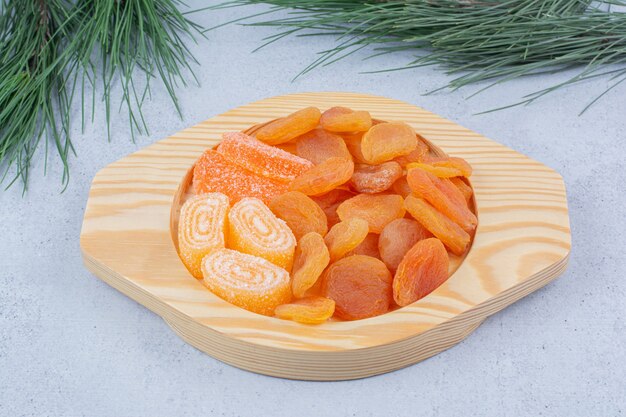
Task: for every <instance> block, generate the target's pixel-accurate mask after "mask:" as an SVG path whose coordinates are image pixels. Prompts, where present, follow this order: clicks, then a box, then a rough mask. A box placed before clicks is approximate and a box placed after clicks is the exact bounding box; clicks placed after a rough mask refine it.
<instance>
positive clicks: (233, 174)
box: [193, 149, 288, 203]
mask: <svg viewBox="0 0 626 417" xmlns="http://www.w3.org/2000/svg"><path fill="white" fill-rule="evenodd" d="M193 185H194V189H195V191H196V194H206V193H213V192H218V193H222V194H225V195H226V196H227V197H228V199H229V200H230V202H231V203H236V202H237V201H239V200H241V199H242V198H244V197H256V198H260V199H261V200H263V201H265V202H268V201H269V200H271V199H272V198H273V197H274V196H276V195H279V194H282V193H285V192H287V187H288V185H287V184H286V183H284V182H282V181H276V180H274V179H271V178H266V177H262V176H260V175H256V174H255V173H253V172H250V171H248V170H247V169H245V168H242V167H240V166H239V165H236V164H233V163H232V162H230V161H229V160H228V159H226V158H225V157H224V155H222V154H220V153H218V152H216V151H214V150H212V149H208V150H206V151H205V152H204V153H203V154H202V156H201V157H200V158H199V159H198V161H197V162H196V165H195V167H194V170H193Z"/></svg>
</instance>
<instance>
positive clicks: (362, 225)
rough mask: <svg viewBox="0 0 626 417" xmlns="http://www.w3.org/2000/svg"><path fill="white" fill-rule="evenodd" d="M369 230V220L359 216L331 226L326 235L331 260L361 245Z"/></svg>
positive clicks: (325, 239)
mask: <svg viewBox="0 0 626 417" xmlns="http://www.w3.org/2000/svg"><path fill="white" fill-rule="evenodd" d="M367 231H368V226H367V222H366V221H365V220H363V219H359V218H354V219H348V220H346V221H342V222H339V223H337V224H336V225H334V226H333V227H331V228H330V230H329V231H328V233H327V234H326V236H325V237H324V242H325V243H326V246H327V247H328V252H329V253H330V260H331V261H335V260H337V259H339V258H341V257H342V256H344V255H345V254H346V253H348V252H350V251H351V250H352V249H354V248H356V247H357V246H359V244H360V243H361V242H363V240H365V237H366V236H367Z"/></svg>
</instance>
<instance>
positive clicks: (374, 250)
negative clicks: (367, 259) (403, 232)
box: [346, 233, 380, 259]
mask: <svg viewBox="0 0 626 417" xmlns="http://www.w3.org/2000/svg"><path fill="white" fill-rule="evenodd" d="M350 255H367V256H371V257H372V258H378V259H380V252H379V251H378V235H377V234H376V233H368V235H367V236H365V239H363V242H361V243H359V246H357V247H356V248H354V249H352V250H351V251H350V252H348V253H346V256H350Z"/></svg>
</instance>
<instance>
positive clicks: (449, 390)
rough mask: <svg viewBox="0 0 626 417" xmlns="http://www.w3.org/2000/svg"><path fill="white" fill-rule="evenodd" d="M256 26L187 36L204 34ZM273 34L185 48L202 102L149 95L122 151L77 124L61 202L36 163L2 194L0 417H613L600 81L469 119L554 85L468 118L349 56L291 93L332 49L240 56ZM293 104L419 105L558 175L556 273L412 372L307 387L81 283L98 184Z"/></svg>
mask: <svg viewBox="0 0 626 417" xmlns="http://www.w3.org/2000/svg"><path fill="white" fill-rule="evenodd" d="M195 3H196V4H199V3H201V2H200V1H196V2H195ZM257 9H258V10H260V9H262V7H258V8H248V9H247V10H227V11H221V12H219V13H204V14H202V15H198V16H197V20H198V22H200V23H201V24H203V25H205V26H213V25H216V24H219V23H221V22H223V21H226V20H227V19H232V18H235V17H239V16H243V15H244V14H246V13H253V12H256V11H257ZM271 33H273V32H272V30H270V29H264V28H256V29H255V28H249V27H242V26H235V25H232V26H228V27H225V28H222V29H220V30H217V31H214V32H210V33H209V34H208V39H206V40H202V41H200V42H199V43H198V45H197V46H193V51H194V53H195V55H196V57H197V58H198V60H199V61H200V63H201V66H200V67H198V68H196V69H197V74H198V77H199V79H200V82H201V86H200V87H189V88H186V89H181V90H180V101H181V105H182V108H183V111H184V115H185V120H180V119H179V118H178V117H177V116H176V115H175V113H174V111H173V108H172V106H171V104H170V103H169V102H168V100H167V99H166V95H165V94H164V92H163V91H162V90H158V89H157V90H156V91H155V92H154V98H153V100H152V101H151V102H150V103H149V104H148V105H147V106H146V108H145V116H146V119H147V121H148V122H149V124H150V127H151V132H150V134H149V135H147V136H143V137H140V138H138V139H137V141H136V143H132V142H131V141H130V139H129V136H128V132H127V129H126V127H127V120H126V119H125V118H124V117H122V116H119V117H118V118H116V119H115V120H114V122H113V126H112V129H113V139H112V143H107V140H106V135H105V131H104V128H103V126H102V118H103V117H102V114H100V113H99V114H97V115H96V122H95V123H94V124H93V125H89V126H88V127H87V130H86V132H85V133H84V134H81V132H80V126H79V123H76V127H75V129H74V138H75V146H76V150H77V153H78V157H76V158H73V159H72V160H71V174H72V178H71V183H70V186H69V187H68V189H67V190H66V191H65V192H64V193H63V194H59V191H60V187H59V179H60V172H61V171H60V167H59V164H58V163H57V162H56V160H54V159H51V161H50V163H49V166H48V174H47V176H46V177H45V178H44V177H42V176H40V175H38V173H39V172H41V171H42V170H43V163H42V161H43V159H42V158H43V157H42V156H40V157H39V159H38V160H37V161H35V162H36V169H35V170H34V171H33V175H32V181H31V183H30V184H29V185H30V189H29V192H28V193H27V194H26V195H25V196H22V194H21V189H20V188H19V187H13V188H11V189H10V190H8V191H6V192H3V193H2V194H0V219H2V220H1V223H0V236H2V238H1V239H0V254H1V255H0V415H1V416H11V417H17V416H44V415H51V416H79V415H80V416H82V415H84V416H90V417H96V416H130V415H139V416H151V417H157V416H174V415H180V416H182V415H190V416H197V415H217V416H255V417H258V416H269V415H272V416H334V415H343V416H346V415H355V416H357V415H358V416H381V415H390V416H392V415H394V416H415V415H435V416H454V415H464V416H479V415H482V416H487V415H493V416H519V415H535V416H538V415H543V416H559V415H560V416H562V415H568V416H585V417H587V416H619V415H624V414H626V324H625V320H626V261H625V260H624V253H625V249H624V248H625V247H626V239H625V238H624V235H625V234H626V220H625V219H624V215H625V214H626V209H625V207H626V196H625V195H624V192H625V191H626V186H625V184H626V173H625V171H626V164H625V163H624V158H626V152H625V151H626V117H625V116H624V111H625V109H626V94H624V92H625V91H626V90H625V88H626V87H622V88H621V89H618V90H615V91H613V92H611V93H609V94H608V95H607V96H606V97H605V98H604V99H603V100H602V101H600V102H599V103H598V104H597V105H596V106H595V107H593V108H591V110H590V111H588V112H587V113H585V114H584V115H583V116H582V117H578V112H579V111H580V110H581V109H582V108H583V107H584V105H585V104H586V103H587V102H588V100H589V99H591V98H592V96H593V94H594V93H597V92H598V91H599V90H600V89H603V88H604V87H606V85H607V84H608V81H607V80H600V81H597V82H593V83H586V84H583V85H580V86H578V87H576V88H570V89H566V90H562V91H559V92H557V93H555V94H553V95H551V96H549V97H546V98H545V99H543V100H541V101H540V102H538V103H536V104H534V105H532V106H530V107H526V108H516V109H511V110H506V111H501V112H496V113H489V114H486V115H478V116H477V115H474V114H475V113H476V112H478V111H481V110H486V109H489V108H493V107H496V106H499V105H503V104H508V103H510V102H511V100H514V99H516V98H518V97H520V96H521V95H522V94H524V93H527V92H530V91H532V90H533V89H536V88H538V87H540V86H542V85H547V84H548V83H554V82H558V81H560V80H562V79H563V78H564V76H565V75H557V76H550V77H537V78H529V79H525V80H518V81H514V82H511V83H508V84H504V85H502V86H499V87H497V88H493V89H491V90H489V91H487V92H486V93H484V94H482V95H479V96H478V97H475V98H473V99H471V100H468V101H467V100H465V99H464V97H465V96H467V95H469V94H470V93H471V92H472V91H473V90H472V89H468V90H463V91H460V92H455V93H440V94H436V95H431V96H424V95H422V94H423V93H425V92H427V91H429V90H430V89H432V88H434V87H438V86H440V85H442V83H444V82H445V81H446V77H445V76H444V75H443V74H442V72H441V71H440V70H437V69H436V68H426V69H421V70H411V71H404V72H394V73H387V74H359V72H361V71H362V70H371V69H377V68H381V67H383V66H385V65H388V66H393V65H399V64H401V63H402V62H404V61H406V60H408V59H409V58H410V57H409V56H408V55H400V56H394V57H386V58H384V59H375V60H371V61H366V62H362V61H361V60H360V59H359V58H360V57H363V56H365V53H363V54H357V55H356V56H355V57H353V58H351V59H348V60H345V61H342V62H339V63H337V64H335V65H333V66H331V67H326V68H321V69H319V70H317V71H314V72H312V73H310V74H309V75H307V76H305V77H303V78H300V79H298V80H297V81H295V82H291V81H290V79H291V77H292V76H294V75H296V74H297V73H298V71H299V70H300V69H302V68H303V67H304V66H305V65H307V64H308V63H309V62H311V60H312V59H314V57H315V51H318V50H323V49H325V48H327V47H329V46H330V45H332V39H329V38H322V37H316V38H305V39H294V38H291V39H286V40H283V41H281V42H278V43H276V44H275V45H274V46H273V47H271V48H269V49H265V50H261V51H260V52H257V53H255V54H251V51H252V50H253V49H254V48H255V47H256V46H258V45H259V44H260V42H261V38H262V37H263V36H265V35H268V34H271ZM304 91H356V92H364V93H373V94H380V95H385V96H389V97H393V98H397V99H401V100H405V101H408V102H411V103H414V104H418V105H420V106H423V107H425V108H427V109H429V110H431V111H433V112H435V113H438V114H441V115H443V116H445V117H447V118H450V119H452V120H455V121H457V122H459V123H460V124H462V125H465V126H467V127H469V128H471V129H473V130H476V131H478V132H480V133H482V134H484V135H486V136H488V137H491V138H493V139H496V140H498V141H500V142H502V143H504V144H506V145H508V146H510V147H512V148H514V149H516V150H518V151H520V152H522V153H525V154H527V155H529V156H531V157H533V158H535V159H537V160H539V161H541V162H543V163H545V164H547V165H549V166H551V167H553V168H555V169H556V170H558V171H559V172H561V173H562V174H563V176H564V178H565V181H566V183H567V188H568V196H569V203H570V210H571V211H570V216H571V224H572V234H573V251H572V257H571V262H570V267H569V269H568V271H567V272H566V273H565V274H564V275H563V276H562V277H561V278H560V279H559V280H557V281H555V282H554V283H552V284H550V285H548V286H547V287H545V288H544V289H542V290H540V291H538V292H536V293H534V294H532V295H530V296H529V297H527V298H525V299H523V300H522V301H520V302H518V303H517V304H515V305H513V306H512V307H510V308H508V309H506V310H504V311H502V312H500V313H498V314H496V315H495V316H493V317H491V318H490V319H488V320H487V321H485V323H484V324H483V325H482V326H481V327H480V328H479V329H478V330H476V332H475V333H474V334H473V335H471V336H470V337H469V338H468V339H467V340H465V341H464V342H462V343H460V344H459V345H458V346H456V347H454V348H452V349H450V350H448V351H446V352H443V353H441V354H440V355H438V356H436V357H433V358H431V359H429V360H427V361H425V362H422V363H420V364H417V365H415V366H411V367H409V368H407V369H403V370H400V371H397V372H394V373H391V374H387V375H382V376H378V377H373V378H369V379H364V380H359V381H352V382H338V383H315V382H298V381H288V380H282V379H276V378H270V377H265V376H260V375H256V374H252V373H248V372H245V371H241V370H239V369H235V368H233V367H230V366H228V365H225V364H223V363H220V362H218V361H217V360H214V359H212V358H211V357H209V356H207V355H205V354H203V353H201V352H199V351H197V350H196V349H194V348H192V347H191V346H189V345H187V344H185V343H184V342H183V341H182V340H180V339H179V338H178V337H177V336H176V335H174V333H172V331H171V330H170V329H169V328H168V327H167V325H166V324H165V323H164V322H163V321H162V320H161V319H160V318H159V317H158V316H156V315H155V314H153V313H151V312H150V311H148V310H146V309H145V308H143V307H141V306H140V305H138V304H136V303H135V302H133V301H131V300H130V299H128V298H126V297H125V296H123V295H121V294H120V293H118V292H117V291H115V290H113V289H112V288H110V287H108V286H107V285H106V284H104V283H102V282H101V281H99V280H98V279H96V278H95V277H94V276H93V275H91V274H90V273H89V272H87V271H86V270H85V269H84V267H83V265H82V262H81V257H80V251H79V244H78V236H79V233H80V226H81V221H82V215H83V209H84V205H85V201H86V198H87V193H88V190H89V183H90V180H91V178H92V177H93V175H94V174H95V172H96V171H97V170H98V169H100V168H102V167H103V166H105V165H106V164H108V163H110V162H113V161H115V160H117V159H119V158H121V157H123V156H124V155H126V154H128V153H130V152H133V151H135V150H137V149H140V148H141V147H143V146H145V145H148V144H150V143H153V142H154V141H156V140H158V139H160V138H162V137H165V136H167V135H169V134H171V133H173V132H176V131H178V130H180V129H181V128H184V127H186V126H188V125H191V124H194V123H196V122H198V121H201V120H203V119H206V118H208V117H210V116H213V115H215V114H217V113H221V112H223V111H226V110H228V109H229V108H232V107H235V106H237V105H241V104H244V103H248V102H250V101H253V100H257V99H261V98H264V97H269V96H274V95H278V94H284V93H289V92H304ZM76 115H77V116H78V115H79V113H78V110H77V113H76ZM76 120H78V118H77V119H76Z"/></svg>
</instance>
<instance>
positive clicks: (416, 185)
mask: <svg viewBox="0 0 626 417" xmlns="http://www.w3.org/2000/svg"><path fill="white" fill-rule="evenodd" d="M407 181H408V183H409V187H411V190H413V193H414V194H415V195H416V196H418V197H421V198H423V199H424V200H426V201H428V202H429V203H430V204H432V205H433V206H434V207H435V208H436V209H437V210H439V211H440V212H441V213H443V214H444V215H446V216H447V217H448V218H450V220H452V221H453V222H455V223H456V224H458V225H459V226H461V227H462V228H463V230H465V231H466V232H471V231H473V230H474V229H475V228H476V224H477V223H478V220H477V219H476V216H475V215H474V213H472V212H471V211H470V209H469V208H468V207H467V204H465V201H463V203H460V202H459V201H458V200H457V199H455V198H454V197H452V198H450V197H449V196H448V195H447V193H446V192H442V191H441V188H440V187H445V184H444V185H442V183H441V179H439V178H437V177H435V176H434V175H432V174H431V173H429V172H426V171H424V170H422V169H420V168H412V169H410V170H409V171H408V173H407ZM449 191H451V192H453V193H454V191H452V190H449ZM459 194H460V193H459ZM461 198H462V196H461Z"/></svg>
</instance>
